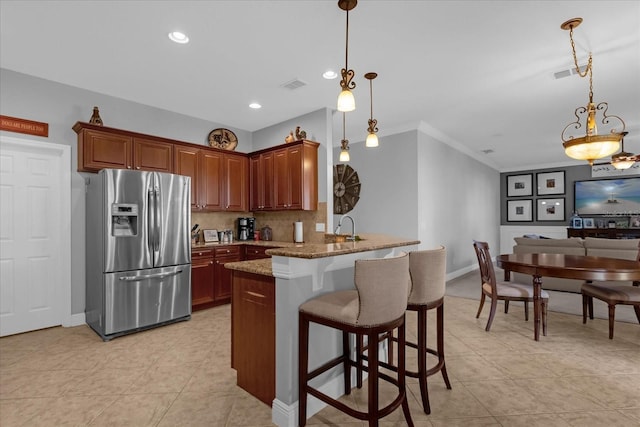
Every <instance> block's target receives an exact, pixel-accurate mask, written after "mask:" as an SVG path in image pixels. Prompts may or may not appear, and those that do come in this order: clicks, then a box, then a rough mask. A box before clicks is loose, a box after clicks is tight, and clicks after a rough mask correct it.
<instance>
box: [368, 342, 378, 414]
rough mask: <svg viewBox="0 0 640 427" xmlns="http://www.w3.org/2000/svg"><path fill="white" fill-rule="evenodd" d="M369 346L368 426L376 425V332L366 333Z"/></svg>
mask: <svg viewBox="0 0 640 427" xmlns="http://www.w3.org/2000/svg"><path fill="white" fill-rule="evenodd" d="M367 340H368V342H369V343H368V346H369V355H368V357H369V358H368V360H369V378H368V379H367V381H368V383H369V384H368V387H367V388H368V403H369V411H368V412H369V426H370V427H378V418H379V416H378V346H377V343H378V334H377V333H376V334H374V333H369V334H367Z"/></svg>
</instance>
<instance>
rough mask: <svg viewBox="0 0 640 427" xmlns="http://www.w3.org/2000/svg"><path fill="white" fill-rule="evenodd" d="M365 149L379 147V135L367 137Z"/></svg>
mask: <svg viewBox="0 0 640 427" xmlns="http://www.w3.org/2000/svg"><path fill="white" fill-rule="evenodd" d="M364 145H365V147H377V146H378V145H379V143H378V135H376V134H375V133H369V134H368V135H367V139H366V141H365V143H364Z"/></svg>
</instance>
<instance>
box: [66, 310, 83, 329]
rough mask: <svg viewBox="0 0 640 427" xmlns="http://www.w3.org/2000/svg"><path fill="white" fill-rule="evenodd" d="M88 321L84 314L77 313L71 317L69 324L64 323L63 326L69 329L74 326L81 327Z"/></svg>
mask: <svg viewBox="0 0 640 427" xmlns="http://www.w3.org/2000/svg"><path fill="white" fill-rule="evenodd" d="M86 323H87V322H86V319H85V317H84V313H76V314H72V315H71V316H69V318H68V319H67V322H65V323H63V324H62V326H64V327H66V328H69V327H73V326H80V325H84V324H86Z"/></svg>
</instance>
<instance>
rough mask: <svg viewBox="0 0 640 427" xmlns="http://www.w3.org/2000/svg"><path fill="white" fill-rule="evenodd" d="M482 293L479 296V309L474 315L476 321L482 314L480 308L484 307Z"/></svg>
mask: <svg viewBox="0 0 640 427" xmlns="http://www.w3.org/2000/svg"><path fill="white" fill-rule="evenodd" d="M484 298H485V295H484V292H483V293H482V295H480V307H478V312H477V313H476V319H477V318H478V317H480V313H481V312H482V307H484Z"/></svg>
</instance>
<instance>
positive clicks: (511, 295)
mask: <svg viewBox="0 0 640 427" xmlns="http://www.w3.org/2000/svg"><path fill="white" fill-rule="evenodd" d="M473 248H474V249H475V251H476V256H477V257H478V264H479V266H480V279H481V283H482V294H481V295H480V307H478V313H477V314H476V319H477V318H479V317H480V313H481V312H482V307H484V300H485V298H486V297H489V298H490V299H491V310H490V311H489V320H487V327H486V328H485V330H486V331H487V332H488V331H489V330H490V329H491V323H493V318H494V317H495V314H496V306H497V305H498V301H499V300H502V301H504V303H505V306H504V312H505V313H507V312H508V310H509V305H508V304H509V301H522V302H523V303H524V318H525V320H529V302H533V284H525V283H517V282H505V281H500V282H498V281H497V280H496V273H495V270H494V269H493V261H492V260H491V254H490V253H489V244H488V243H487V242H479V241H476V240H474V241H473ZM540 295H541V298H542V334H543V335H547V306H548V305H549V304H548V303H549V293H548V292H547V291H545V290H544V289H543V290H542V292H541V294H540Z"/></svg>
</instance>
